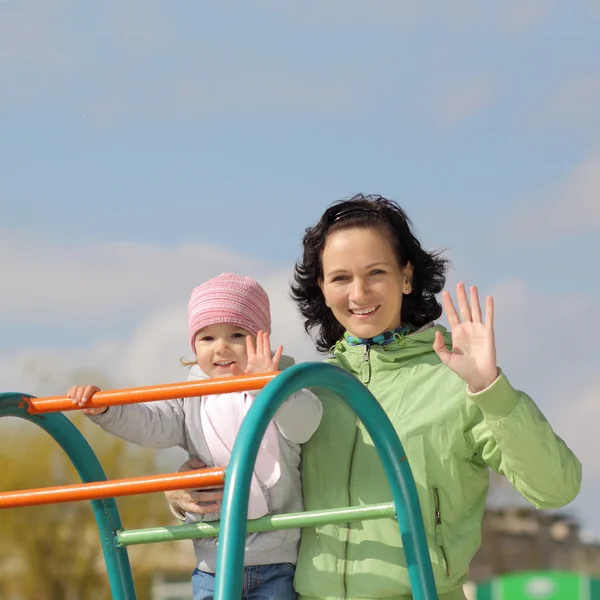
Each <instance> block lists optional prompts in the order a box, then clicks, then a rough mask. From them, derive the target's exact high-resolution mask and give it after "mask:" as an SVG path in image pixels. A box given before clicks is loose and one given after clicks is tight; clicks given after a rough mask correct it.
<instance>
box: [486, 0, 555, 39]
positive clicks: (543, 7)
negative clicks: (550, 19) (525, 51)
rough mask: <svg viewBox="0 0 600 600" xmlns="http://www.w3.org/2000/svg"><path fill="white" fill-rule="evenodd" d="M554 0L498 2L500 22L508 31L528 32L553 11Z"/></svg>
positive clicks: (515, 32)
mask: <svg viewBox="0 0 600 600" xmlns="http://www.w3.org/2000/svg"><path fill="white" fill-rule="evenodd" d="M553 7H554V2H553V1H550V0H520V1H518V2H517V1H515V2H501V3H498V4H497V6H496V9H497V10H498V13H499V17H500V23H501V24H502V25H503V27H504V29H505V30H506V31H507V32H508V33H513V34H520V33H526V32H527V31H529V30H531V29H532V28H533V27H535V26H536V25H538V24H539V23H541V22H542V21H543V20H544V19H545V18H546V17H547V16H548V15H549V14H550V12H551V10H552V8H553Z"/></svg>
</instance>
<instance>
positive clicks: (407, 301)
mask: <svg viewBox="0 0 600 600" xmlns="http://www.w3.org/2000/svg"><path fill="white" fill-rule="evenodd" d="M357 227H360V228H379V229H381V230H382V231H385V232H386V233H387V234H388V235H389V239H390V241H391V243H392V245H393V247H394V250H395V253H396V257H397V258H398V264H399V265H400V267H401V268H403V267H405V266H406V265H407V263H408V262H410V263H411V264H412V266H413V269H414V273H413V279H412V282H411V287H412V291H411V293H410V294H408V295H406V296H404V300H403V301H402V314H401V319H402V322H403V323H410V324H411V325H412V326H413V327H421V326H423V325H426V324H427V323H429V322H431V321H434V320H435V319H437V318H439V316H440V315H441V314H442V307H441V306H440V303H439V302H438V301H437V299H436V297H435V296H436V294H439V293H440V292H441V291H442V289H443V288H444V284H445V283H446V275H445V273H446V266H447V263H448V261H447V260H446V259H445V258H442V257H441V253H440V252H427V251H426V250H423V248H422V247H421V243H420V242H419V240H418V239H417V238H416V237H415V236H414V234H413V232H412V223H411V221H410V219H409V218H408V216H407V215H406V213H405V212H404V211H403V210H402V208H400V206H398V204H396V202H393V201H392V200H387V199H386V198H383V197H382V196H376V195H369V196H365V195H363V194H357V195H356V196H353V197H352V198H350V199H349V200H339V201H337V202H334V203H333V204H332V205H331V206H330V207H329V208H328V209H327V210H326V211H325V212H324V213H323V216H322V217H321V220H320V221H319V222H318V223H317V224H316V225H315V226H314V227H309V228H307V229H306V231H305V234H304V238H303V239H302V245H303V248H304V252H303V256H302V259H301V260H299V261H298V262H297V263H296V266H295V267H294V281H293V283H292V286H291V295H292V298H293V299H294V301H295V302H296V304H297V306H298V309H299V310H300V314H301V315H302V316H303V317H304V329H305V330H306V332H307V333H308V334H311V335H312V334H313V330H314V329H317V333H316V339H315V342H316V345H317V349H318V350H319V351H320V352H327V351H328V350H329V349H330V348H331V347H332V346H333V345H334V344H335V343H336V342H337V341H338V340H339V339H340V338H341V337H342V335H343V334H344V328H343V327H342V325H340V323H339V322H338V321H337V319H336V318H335V317H334V315H333V313H332V312H331V310H330V309H329V307H327V305H326V304H325V298H324V297H323V293H322V292H321V288H320V287H319V283H318V282H319V279H321V278H322V277H323V268H322V260H321V259H322V255H323V249H324V247H325V242H326V241H327V237H328V236H329V235H330V234H331V233H333V232H334V231H340V230H342V229H350V228H357ZM313 337H314V335H313Z"/></svg>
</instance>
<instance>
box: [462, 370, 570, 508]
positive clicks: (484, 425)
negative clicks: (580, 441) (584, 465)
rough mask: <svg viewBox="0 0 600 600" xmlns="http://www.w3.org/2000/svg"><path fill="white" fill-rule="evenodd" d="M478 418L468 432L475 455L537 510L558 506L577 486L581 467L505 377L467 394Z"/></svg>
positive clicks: (522, 394)
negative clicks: (479, 414) (477, 411)
mask: <svg viewBox="0 0 600 600" xmlns="http://www.w3.org/2000/svg"><path fill="white" fill-rule="evenodd" d="M467 395H468V397H469V399H470V401H471V402H473V403H474V404H476V405H477V406H478V407H479V409H480V410H481V413H482V414H483V420H482V421H481V422H480V423H478V424H477V425H476V426H475V427H474V428H473V430H472V435H473V442H474V446H475V449H476V452H477V454H478V455H479V456H480V457H481V459H482V460H483V461H484V462H485V463H487V464H488V465H489V466H490V467H491V468H492V469H494V471H497V472H498V473H500V474H502V475H504V476H505V477H507V478H508V479H509V480H510V482H511V483H512V484H513V486H514V487H515V488H516V489H517V490H518V491H519V492H520V493H521V494H522V495H523V496H524V497H525V498H526V499H527V500H529V502H531V504H533V506H535V507H536V508H544V509H548V508H560V507H562V506H565V505H566V504H568V503H569V502H571V501H572V500H574V499H575V497H576V496H577V494H578V493H579V490H580V488H581V463H580V462H579V460H578V459H577V457H576V456H575V455H574V454H573V452H572V451H571V450H570V449H569V448H568V447H567V445H566V444H565V442H563V440H562V439H560V438H559V437H558V436H557V435H556V434H555V433H554V431H553V430H552V427H551V426H550V424H549V423H548V421H547V420H546V418H545V417H544V415H543V414H542V413H541V411H540V410H539V408H538V407H537V406H536V404H535V403H534V402H533V400H532V399H531V398H530V397H529V396H527V394H525V393H523V392H520V391H518V390H515V389H514V388H513V387H512V386H511V384H510V383H509V381H508V379H507V378H506V377H505V375H504V374H503V373H502V372H500V375H499V377H498V379H496V381H495V382H494V383H493V384H492V385H491V386H490V387H488V388H487V389H485V390H483V391H481V392H479V393H476V394H472V393H469V392H467Z"/></svg>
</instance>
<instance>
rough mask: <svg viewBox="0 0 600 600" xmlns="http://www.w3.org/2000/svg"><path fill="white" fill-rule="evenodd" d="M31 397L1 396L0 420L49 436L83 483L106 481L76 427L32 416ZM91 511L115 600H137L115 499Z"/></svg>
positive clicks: (97, 503)
mask: <svg viewBox="0 0 600 600" xmlns="http://www.w3.org/2000/svg"><path fill="white" fill-rule="evenodd" d="M30 397H31V396H27V395H26V394H11V393H9V394H0V417H19V418H21V419H25V420H26V421H29V422H30V423H34V424H35V425H38V426H39V427H41V428H42V429H43V430H44V431H45V432H46V433H48V434H50V436H52V437H53V438H54V440H55V441H56V442H57V443H58V445H59V446H60V447H61V448H62V449H63V450H64V451H65V453H66V455H67V456H68V458H69V459H70V460H71V462H72V463H73V466H74V467H75V469H77V472H78V473H79V476H80V477H81V481H83V482H90V481H107V477H106V474H105V473H104V469H103V468H102V465H101V464H100V462H99V460H98V457H97V456H96V455H95V454H94V451H93V450H92V448H91V447H90V445H89V444H88V443H87V441H86V439H85V438H84V437H83V435H81V433H80V431H79V430H78V429H77V427H75V425H73V423H71V421H69V419H67V418H66V417H65V416H64V415H63V414H60V413H54V414H43V415H30V414H29V413H28V412H27V402H26V399H27V398H30ZM92 509H93V511H94V516H95V517H96V523H97V525H98V530H99V533H100V542H101V544H102V551H103V553H104V560H105V562H106V570H107V572H108V581H109V585H110V590H111V593H112V597H113V600H136V599H137V596H136V592H135V587H134V585H133V577H132V575H131V566H130V564H129V557H128V555H127V549H126V548H117V547H116V546H115V543H114V538H115V532H116V531H118V530H120V529H122V524H121V517H120V516H119V509H118V508H117V503H116V502H115V499H114V498H108V499H105V500H92ZM73 552H77V548H73ZM41 585H43V582H42V584H41Z"/></svg>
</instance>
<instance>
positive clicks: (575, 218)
mask: <svg viewBox="0 0 600 600" xmlns="http://www.w3.org/2000/svg"><path fill="white" fill-rule="evenodd" d="M511 227H512V229H513V230H514V231H516V232H517V233H518V234H522V236H521V237H522V238H524V239H532V237H533V239H535V240H538V239H549V238H552V239H556V237H557V236H571V235H576V234H578V233H587V232H591V231H597V230H598V229H600V152H597V153H595V154H591V155H590V156H588V157H587V158H586V159H585V160H584V161H583V162H581V163H580V164H579V165H577V166H576V167H575V168H574V169H573V171H572V172H571V173H569V174H568V175H567V177H566V178H565V179H564V180H563V181H562V182H558V184H556V186H555V189H552V190H547V191H542V192H540V193H538V194H537V196H534V197H533V199H531V198H524V199H523V200H522V201H521V202H520V203H519V208H518V209H516V210H515V212H514V214H513V216H512V219H511Z"/></svg>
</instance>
